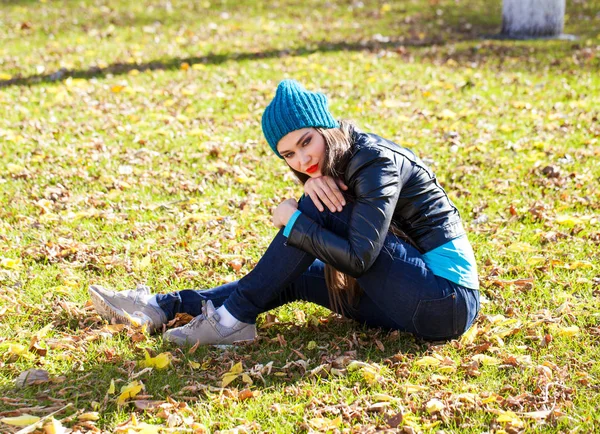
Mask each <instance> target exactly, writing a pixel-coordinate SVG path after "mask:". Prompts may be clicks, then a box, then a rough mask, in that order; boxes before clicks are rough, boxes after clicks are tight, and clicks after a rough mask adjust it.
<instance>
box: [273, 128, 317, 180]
mask: <svg viewBox="0 0 600 434" xmlns="http://www.w3.org/2000/svg"><path fill="white" fill-rule="evenodd" d="M277 151H278V152H279V155H281V156H282V157H283V158H284V160H285V161H286V162H287V163H288V164H289V166H290V167H291V168H292V169H294V170H295V171H297V172H300V173H305V174H307V175H308V176H310V177H311V178H316V177H319V176H322V170H323V165H324V164H325V139H323V136H321V134H319V133H318V132H317V130H315V129H314V128H302V129H300V130H296V131H292V132H291V133H288V134H287V135H285V136H283V138H282V139H281V140H280V141H279V143H277Z"/></svg>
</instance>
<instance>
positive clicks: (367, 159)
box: [287, 148, 402, 277]
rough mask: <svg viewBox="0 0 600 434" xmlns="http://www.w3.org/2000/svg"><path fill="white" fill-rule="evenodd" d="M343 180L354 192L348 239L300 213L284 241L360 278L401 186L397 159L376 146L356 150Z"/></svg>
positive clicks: (383, 233) (382, 236)
mask: <svg viewBox="0 0 600 434" xmlns="http://www.w3.org/2000/svg"><path fill="white" fill-rule="evenodd" d="M346 181H347V185H348V190H349V191H350V192H353V193H354V195H355V202H354V207H353V209H352V213H351V216H350V221H349V223H348V224H349V228H348V236H347V238H344V237H340V236H339V235H336V234H334V233H333V232H331V231H329V230H327V229H326V228H324V227H322V226H320V225H319V224H318V223H316V222H315V221H314V220H312V219H311V218H310V217H309V216H307V215H306V214H305V213H302V214H300V215H299V216H298V218H297V219H296V222H295V223H294V226H293V227H292V230H291V232H290V234H289V236H288V241H287V244H288V245H291V246H294V247H297V248H299V249H302V250H304V251H305V252H308V253H311V254H313V255H314V256H316V257H317V258H319V259H320V260H321V261H323V262H325V263H327V264H329V265H331V266H333V267H334V268H335V269H336V270H338V271H341V272H343V273H345V274H348V275H350V276H353V277H359V276H361V275H362V274H363V273H365V272H366V271H367V270H368V269H369V268H370V267H371V265H373V263H374V262H375V260H376V259H377V257H378V256H379V252H380V251H381V248H382V247H383V243H384V241H385V237H386V235H387V232H388V230H389V227H390V222H391V220H392V216H393V214H394V209H395V207H396V203H397V201H398V196H399V194H400V189H401V187H402V185H401V180H400V177H399V173H398V167H397V164H396V162H395V161H394V160H393V159H392V158H390V157H389V156H388V155H386V154H385V153H384V151H381V150H378V149H376V148H362V149H360V150H358V151H357V152H356V154H355V155H354V156H353V157H352V159H351V160H350V163H349V164H348V168H347V169H346Z"/></svg>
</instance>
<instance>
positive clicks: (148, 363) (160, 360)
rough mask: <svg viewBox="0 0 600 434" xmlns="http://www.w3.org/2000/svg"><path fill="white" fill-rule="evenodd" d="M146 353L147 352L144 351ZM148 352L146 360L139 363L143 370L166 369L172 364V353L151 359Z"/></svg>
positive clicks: (161, 354)
mask: <svg viewBox="0 0 600 434" xmlns="http://www.w3.org/2000/svg"><path fill="white" fill-rule="evenodd" d="M144 351H145V350H144ZM145 352H146V356H145V357H146V359H145V360H142V361H141V362H139V364H140V366H141V367H142V368H156V369H165V368H167V367H168V366H169V365H170V364H171V353H169V352H166V353H160V354H159V355H158V356H156V357H150V354H148V351H145Z"/></svg>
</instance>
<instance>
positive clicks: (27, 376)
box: [15, 369, 50, 389]
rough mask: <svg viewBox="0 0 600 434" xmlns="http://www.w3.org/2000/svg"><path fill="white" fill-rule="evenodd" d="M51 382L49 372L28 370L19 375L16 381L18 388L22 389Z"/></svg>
mask: <svg viewBox="0 0 600 434" xmlns="http://www.w3.org/2000/svg"><path fill="white" fill-rule="evenodd" d="M48 381H50V376H49V374H48V371H46V370H44V369H28V370H26V371H23V372H21V373H20V374H19V376H18V377H17V379H16V380H15V383H16V386H17V388H19V389H21V388H23V387H26V386H31V385H34V384H42V383H47V382H48Z"/></svg>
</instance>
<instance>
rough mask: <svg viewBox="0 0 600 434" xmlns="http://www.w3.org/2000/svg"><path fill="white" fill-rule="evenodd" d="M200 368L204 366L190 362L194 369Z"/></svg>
mask: <svg viewBox="0 0 600 434" xmlns="http://www.w3.org/2000/svg"><path fill="white" fill-rule="evenodd" d="M200 366H202V365H200V363H198V362H193V361H191V360H190V367H191V368H192V369H198V368H199V367H200Z"/></svg>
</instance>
